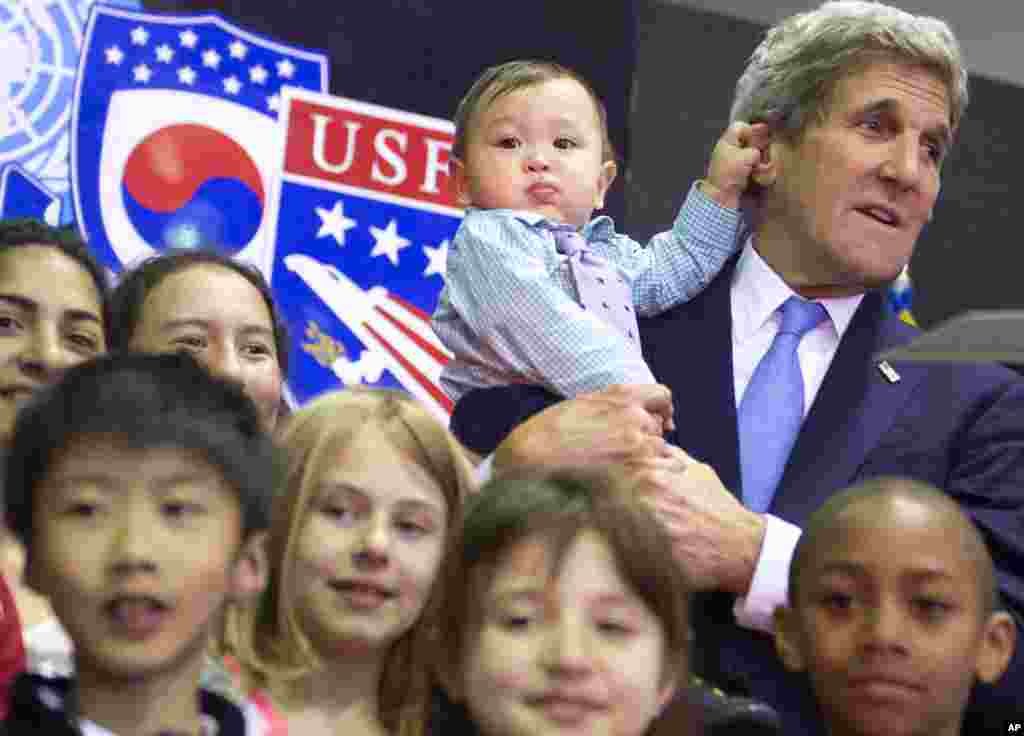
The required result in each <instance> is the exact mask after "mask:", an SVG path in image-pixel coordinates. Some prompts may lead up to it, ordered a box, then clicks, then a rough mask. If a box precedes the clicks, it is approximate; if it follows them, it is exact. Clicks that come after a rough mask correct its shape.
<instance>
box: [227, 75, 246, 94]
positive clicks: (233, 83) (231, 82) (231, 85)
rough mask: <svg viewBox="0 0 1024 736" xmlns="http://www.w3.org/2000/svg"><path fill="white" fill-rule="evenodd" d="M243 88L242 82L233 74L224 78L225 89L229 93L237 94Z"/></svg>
mask: <svg viewBox="0 0 1024 736" xmlns="http://www.w3.org/2000/svg"><path fill="white" fill-rule="evenodd" d="M241 90H242V82H241V81H240V80H239V79H238V77H236V76H234V75H233V74H232V75H231V76H230V77H228V78H227V79H225V80H224V91H225V92H227V93H228V94H229V95H237V94H238V93H239V92H240V91H241Z"/></svg>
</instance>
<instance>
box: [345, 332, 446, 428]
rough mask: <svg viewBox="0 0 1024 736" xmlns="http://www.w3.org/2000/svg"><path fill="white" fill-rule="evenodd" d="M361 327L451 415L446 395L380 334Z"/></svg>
mask: <svg viewBox="0 0 1024 736" xmlns="http://www.w3.org/2000/svg"><path fill="white" fill-rule="evenodd" d="M363 327H365V328H366V329H367V331H368V332H369V333H370V334H371V335H373V336H374V337H375V338H376V339H377V342H378V343H380V345H381V347H383V348H384V349H385V350H387V351H388V352H389V353H391V355H392V356H393V357H394V359H395V360H397V361H398V362H399V363H401V364H402V367H403V368H405V369H406V370H407V371H409V373H410V374H411V375H412V377H413V378H415V379H416V382H417V383H418V384H419V385H420V386H422V387H423V388H424V389H426V391H427V393H428V394H430V396H431V397H432V398H433V399H434V401H436V402H437V403H438V404H440V405H441V406H442V407H444V410H445V411H447V412H448V413H451V411H452V409H453V408H454V405H453V404H452V400H451V399H449V398H448V395H447V394H446V393H444V391H442V390H441V389H439V388H438V387H437V386H435V385H434V384H433V383H432V382H431V380H430V379H429V378H427V377H426V376H424V375H423V374H422V373H421V372H420V369H419V368H417V367H416V366H414V365H413V364H412V363H410V362H409V361H408V360H407V359H406V357H405V356H404V355H402V354H401V353H399V352H398V351H397V350H395V349H394V347H392V346H391V344H390V343H388V342H387V341H386V340H385V339H384V338H383V337H381V336H380V334H379V333H378V332H377V331H376V330H375V329H373V328H372V327H370V325H368V324H366V323H363Z"/></svg>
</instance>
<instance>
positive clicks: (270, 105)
mask: <svg viewBox="0 0 1024 736" xmlns="http://www.w3.org/2000/svg"><path fill="white" fill-rule="evenodd" d="M267 109H269V110H274V111H275V112H276V111H278V110H280V109H281V96H280V95H270V97H268V98H267Z"/></svg>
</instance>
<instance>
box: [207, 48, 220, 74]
mask: <svg viewBox="0 0 1024 736" xmlns="http://www.w3.org/2000/svg"><path fill="white" fill-rule="evenodd" d="M203 66H208V67H210V68H211V69H216V68H217V67H219V66H220V54H218V53H217V52H216V51H214V50H213V49H206V51H204V52H203Z"/></svg>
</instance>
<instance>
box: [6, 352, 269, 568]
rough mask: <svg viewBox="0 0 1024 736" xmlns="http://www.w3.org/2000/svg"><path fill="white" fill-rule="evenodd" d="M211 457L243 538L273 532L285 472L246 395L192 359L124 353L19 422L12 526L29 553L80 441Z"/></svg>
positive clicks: (64, 382)
mask: <svg viewBox="0 0 1024 736" xmlns="http://www.w3.org/2000/svg"><path fill="white" fill-rule="evenodd" d="M97 440H98V441H109V442H111V444H112V445H113V446H114V448H115V451H116V448H120V447H123V448H125V449H126V450H149V449H158V448H174V449H181V450H185V451H190V452H195V453H197V454H198V455H199V456H201V457H203V458H204V459H205V460H206V461H207V462H209V464H210V465H211V466H213V467H214V468H216V470H217V471H218V472H219V473H220V474H221V476H222V477H223V478H224V480H225V482H226V483H227V484H228V485H229V486H231V488H232V489H233V490H234V491H236V492H237V493H238V499H239V504H240V506H241V508H242V534H243V538H245V537H247V536H248V535H249V534H250V533H252V532H254V531H258V530H262V529H265V528H266V527H267V520H268V516H269V506H270V499H271V497H272V496H273V494H274V492H275V490H276V487H277V482H276V479H277V478H279V477H280V468H281V465H280V463H279V462H278V460H277V457H276V455H275V453H276V450H275V449H274V447H273V445H272V443H271V441H270V439H269V437H268V436H267V435H266V434H265V433H264V432H263V430H262V428H261V425H260V417H259V413H258V411H257V410H256V407H255V405H254V404H253V403H252V400H251V399H249V398H248V397H247V396H246V395H245V393H244V391H243V390H242V388H241V387H240V386H237V385H236V384H235V383H233V382H231V381H226V380H222V379H219V378H216V377H214V376H212V375H211V374H210V373H209V372H208V371H206V369H204V368H203V367H202V366H201V365H200V364H199V363H197V362H196V360H195V359H194V358H193V357H192V356H190V355H187V354H181V353H167V354H159V355H154V354H146V353H122V354H115V355H108V356H102V357H99V358H95V359H93V360H89V361H86V362H85V363H81V364H79V365H77V366H74V367H72V368H70V369H69V370H68V371H67V372H66V373H65V374H64V376H63V377H62V378H61V380H60V381H58V382H57V383H56V384H54V385H53V386H50V387H47V388H45V389H42V390H41V391H40V392H39V393H38V394H37V395H36V397H34V398H33V400H32V401H31V402H30V403H29V404H28V405H26V406H25V407H24V408H23V409H22V410H21V411H20V412H19V413H18V418H17V421H16V423H15V427H14V436H13V438H12V440H11V443H10V447H9V452H8V455H7V459H6V465H7V467H6V471H7V472H6V487H5V503H6V517H7V524H8V526H9V527H10V529H11V531H12V532H13V533H14V535H15V536H16V537H17V538H18V539H19V540H20V541H21V542H22V543H23V544H24V545H25V547H26V549H27V550H28V551H29V553H30V554H31V547H32V517H33V510H34V509H35V507H36V494H37V493H38V490H39V487H40V485H41V484H42V483H44V482H45V481H46V478H47V476H48V475H49V473H50V471H51V470H52V468H53V466H54V464H55V463H56V462H57V461H58V460H59V459H60V457H61V456H62V454H63V453H64V452H66V451H68V450H69V449H71V448H72V447H73V446H74V445H75V444H76V443H78V442H89V441H97Z"/></svg>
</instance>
